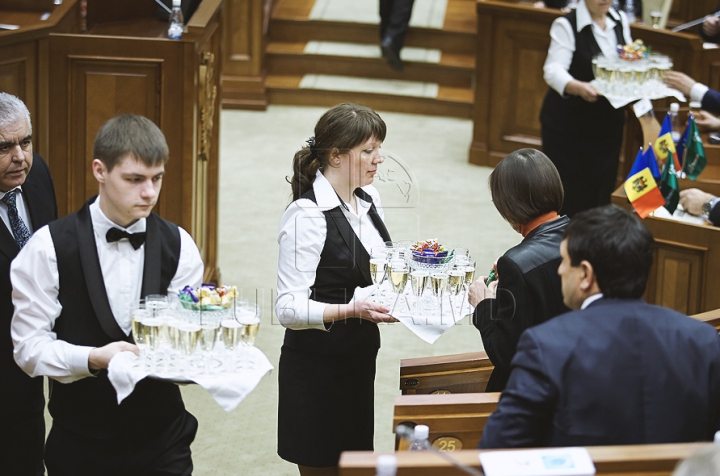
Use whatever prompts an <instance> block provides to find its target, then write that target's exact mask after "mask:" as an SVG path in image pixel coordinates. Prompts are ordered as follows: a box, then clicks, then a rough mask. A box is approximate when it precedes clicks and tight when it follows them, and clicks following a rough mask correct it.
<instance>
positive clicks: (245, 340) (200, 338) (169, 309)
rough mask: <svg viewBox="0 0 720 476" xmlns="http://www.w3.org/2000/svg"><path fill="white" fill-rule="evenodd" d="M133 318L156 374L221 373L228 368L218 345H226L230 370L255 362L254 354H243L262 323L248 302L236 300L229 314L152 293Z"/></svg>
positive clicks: (138, 338) (143, 353)
mask: <svg viewBox="0 0 720 476" xmlns="http://www.w3.org/2000/svg"><path fill="white" fill-rule="evenodd" d="M131 320H132V330H133V338H134V340H135V343H136V344H137V345H138V347H139V348H140V351H141V362H143V363H145V362H146V363H147V364H148V365H149V368H150V371H151V373H155V372H156V371H161V372H162V371H166V372H167V371H174V372H176V373H190V372H191V371H197V370H202V371H211V370H213V369H217V368H218V367H220V366H221V365H223V361H221V360H219V359H218V358H216V357H218V356H217V355H216V354H217V352H216V344H217V343H218V342H222V344H223V349H221V350H223V351H224V356H221V357H224V359H223V360H224V361H225V369H228V370H231V371H232V370H234V369H237V368H244V367H249V368H252V366H253V364H254V361H253V359H252V353H251V352H240V350H242V349H243V348H248V347H252V346H253V345H254V342H255V336H256V335H257V332H258V329H259V325H260V316H259V311H258V309H257V307H254V308H253V307H252V306H249V304H248V303H247V302H241V301H236V303H235V306H234V307H233V308H232V309H231V310H227V311H225V312H199V311H189V310H185V309H182V308H179V307H178V306H172V305H170V303H169V301H168V298H167V296H162V295H151V296H147V297H146V298H145V299H144V300H141V301H140V303H138V305H137V306H135V308H134V309H133V311H132V317H131ZM198 350H199V351H200V352H199V353H198Z"/></svg>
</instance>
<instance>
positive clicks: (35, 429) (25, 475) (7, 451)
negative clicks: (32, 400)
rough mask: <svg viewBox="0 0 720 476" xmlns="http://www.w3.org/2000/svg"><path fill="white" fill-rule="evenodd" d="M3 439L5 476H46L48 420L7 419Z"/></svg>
mask: <svg viewBox="0 0 720 476" xmlns="http://www.w3.org/2000/svg"><path fill="white" fill-rule="evenodd" d="M2 429H3V435H4V436H3V437H2V438H0V466H1V467H2V471H0V472H2V474H12V475H13V476H42V475H44V474H45V466H43V446H44V445H45V417H44V416H43V413H42V412H41V413H39V414H38V415H36V416H34V417H27V418H11V419H5V418H4V419H3V422H2Z"/></svg>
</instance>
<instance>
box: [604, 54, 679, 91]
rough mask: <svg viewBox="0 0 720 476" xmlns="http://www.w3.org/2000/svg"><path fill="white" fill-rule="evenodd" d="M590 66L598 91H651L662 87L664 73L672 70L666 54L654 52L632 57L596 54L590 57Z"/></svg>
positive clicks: (670, 61)
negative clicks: (611, 56)
mask: <svg viewBox="0 0 720 476" xmlns="http://www.w3.org/2000/svg"><path fill="white" fill-rule="evenodd" d="M592 68H593V75H594V76H595V79H596V81H597V87H598V90H599V91H600V92H601V93H602V94H610V95H621V96H622V95H627V96H629V95H633V96H637V95H642V93H643V92H647V93H648V94H650V95H652V94H654V93H655V92H657V91H658V90H660V89H661V88H664V84H663V80H664V78H665V73H666V72H668V71H670V70H672V68H673V62H672V60H671V59H670V58H669V57H668V56H665V55H660V54H655V53H653V54H651V55H649V56H648V57H647V58H644V59H640V60H636V61H624V60H621V59H620V58H617V57H615V58H608V57H605V56H603V55H599V56H596V57H595V58H593V60H592Z"/></svg>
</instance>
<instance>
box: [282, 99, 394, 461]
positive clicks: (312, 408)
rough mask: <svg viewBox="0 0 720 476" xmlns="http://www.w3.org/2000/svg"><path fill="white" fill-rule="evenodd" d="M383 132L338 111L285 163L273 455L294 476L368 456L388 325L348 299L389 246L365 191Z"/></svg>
mask: <svg viewBox="0 0 720 476" xmlns="http://www.w3.org/2000/svg"><path fill="white" fill-rule="evenodd" d="M385 132H386V127H385V123H384V122H383V120H382V119H381V118H380V116H378V115H377V113H376V112H375V111H373V110H371V109H368V108H366V107H362V106H358V105H356V104H349V103H345V104H340V105H338V106H335V107H333V108H332V109H330V110H329V111H327V112H326V113H325V114H323V116H322V117H321V118H320V120H319V121H318V123H317V125H316V126H315V136H314V137H311V138H310V139H308V141H307V144H308V145H307V146H306V147H303V148H302V149H301V150H299V151H298V152H297V153H296V154H295V158H294V160H293V173H294V175H293V177H292V181H291V182H290V184H291V187H292V192H293V200H294V202H293V203H291V204H290V205H289V206H288V208H287V209H286V210H285V213H284V215H283V217H282V221H281V223H280V233H279V236H278V243H279V245H280V256H279V260H278V284H277V287H278V298H277V300H276V303H275V310H276V313H277V316H278V319H279V320H280V322H281V323H282V325H283V326H285V327H286V328H287V329H286V331H285V341H284V343H283V347H282V351H281V355H280V364H279V376H278V380H279V409H278V454H279V455H280V457H281V458H283V459H285V460H287V461H290V462H292V463H295V464H297V465H298V467H299V470H300V474H301V475H315V474H322V475H325V474H337V465H338V460H339V457H340V453H341V452H342V451H346V450H372V449H373V426H374V395H373V393H374V382H375V360H376V357H377V351H378V349H379V347H380V333H379V331H378V328H377V323H378V322H394V321H395V319H394V318H392V317H391V316H390V315H389V314H388V312H389V311H390V310H389V308H387V307H386V306H384V305H380V304H377V303H375V302H372V301H369V300H361V301H354V302H350V300H351V299H352V297H353V294H354V291H355V288H357V287H365V286H369V285H371V284H372V281H371V277H370V269H369V268H370V266H369V260H370V257H369V253H368V252H369V250H370V249H371V248H372V247H373V246H383V244H384V242H385V241H390V235H389V233H388V232H387V229H386V228H385V225H384V224H383V211H382V208H381V207H380V197H379V195H378V192H377V190H376V189H375V187H373V186H372V185H371V184H372V182H373V179H374V177H375V174H376V173H377V169H378V165H379V164H381V163H382V162H383V157H382V156H381V155H380V150H379V149H380V145H381V144H382V142H383V140H384V139H385Z"/></svg>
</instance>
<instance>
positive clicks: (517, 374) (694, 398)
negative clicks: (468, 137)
mask: <svg viewBox="0 0 720 476" xmlns="http://www.w3.org/2000/svg"><path fill="white" fill-rule="evenodd" d="M560 255H561V257H562V262H561V264H560V267H559V268H558V274H560V277H561V279H562V291H563V298H564V300H565V304H566V305H567V306H568V307H569V308H570V309H574V311H571V312H569V313H566V314H563V315H561V316H558V317H556V318H554V319H551V320H549V321H548V322H546V323H544V324H541V325H539V326H536V327H532V328H530V329H528V330H527V331H525V333H524V334H523V335H522V337H521V338H520V342H519V344H518V349H517V353H516V355H515V358H514V359H513V362H512V367H513V368H512V371H511V374H510V380H509V382H508V385H507V387H506V389H505V391H504V392H503V394H502V396H501V397H500V402H499V403H498V409H497V411H496V412H494V413H493V414H492V415H491V417H490V419H489V420H488V422H487V425H486V426H485V430H484V433H483V437H482V440H481V441H480V447H481V448H505V447H530V446H536V447H537V446H569V445H572V446H591V445H622V444H643V443H673V442H689V441H701V440H705V441H708V440H712V439H713V435H714V433H715V432H716V431H717V430H719V429H720V338H719V337H718V333H717V331H716V330H715V329H714V328H713V327H712V326H709V325H708V324H706V323H703V322H699V321H696V320H694V319H691V318H689V317H687V316H684V315H682V314H680V313H678V312H675V311H671V310H669V309H665V308H662V307H658V306H651V305H649V304H647V303H646V302H645V301H643V300H642V299H641V296H642V294H643V292H644V291H645V285H646V282H647V277H648V274H649V271H650V266H651V265H652V257H653V237H652V235H651V234H650V232H649V231H648V230H647V228H645V226H643V224H642V223H641V222H640V220H638V219H637V218H636V217H634V216H632V215H630V214H629V213H628V212H626V211H624V210H622V209H620V208H618V207H616V206H614V205H607V206H604V207H600V208H595V209H592V210H588V211H586V212H583V213H578V214H577V215H576V216H575V217H573V219H572V220H571V221H570V224H569V225H568V226H567V228H566V231H565V239H564V240H563V242H562V244H561V245H560Z"/></svg>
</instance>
